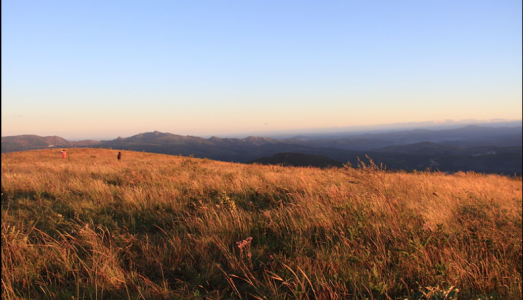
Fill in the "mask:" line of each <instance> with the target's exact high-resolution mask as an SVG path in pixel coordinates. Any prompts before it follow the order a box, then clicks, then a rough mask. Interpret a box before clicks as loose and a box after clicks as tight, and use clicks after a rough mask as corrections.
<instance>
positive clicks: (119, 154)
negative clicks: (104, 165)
mask: <svg viewBox="0 0 523 300" xmlns="http://www.w3.org/2000/svg"><path fill="white" fill-rule="evenodd" d="M116 158H118V160H120V159H121V158H122V152H118V156H117V157H116Z"/></svg>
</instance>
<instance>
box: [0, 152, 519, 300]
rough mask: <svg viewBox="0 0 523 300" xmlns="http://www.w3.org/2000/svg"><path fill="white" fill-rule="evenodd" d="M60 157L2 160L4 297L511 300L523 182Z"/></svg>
mask: <svg viewBox="0 0 523 300" xmlns="http://www.w3.org/2000/svg"><path fill="white" fill-rule="evenodd" d="M68 152H69V156H68V158H67V159H62V158H61V156H60V154H59V153H58V152H57V151H56V150H36V151H25V152H14V153H6V154H2V178H1V179H2V291H3V295H2V297H3V299H20V298H23V299H71V298H72V297H74V298H75V299H94V298H99V299H129V298H132V299H201V298H203V299H232V298H243V299H365V298H369V299H370V298H374V299H405V298H409V299H429V298H430V297H434V299H443V298H445V297H447V299H450V298H452V297H455V296H458V297H459V299H478V298H480V297H481V298H482V299H487V298H489V297H492V299H521V297H522V292H521V280H522V278H521V277H522V276H521V274H522V269H521V266H522V245H521V241H522V225H521V224H522V214H521V210H522V194H521V188H522V182H521V178H516V179H513V178H508V177H503V176H498V175H479V174H474V173H469V174H467V173H457V174H454V175H448V174H443V173H426V172H418V173H410V174H409V173H405V172H385V171H382V170H379V169H378V168H376V167H375V166H373V165H372V163H370V162H367V163H366V167H365V168H364V169H359V170H357V169H352V168H341V169H334V168H330V169H316V168H300V167H280V166H262V165H245V164H236V163H226V162H217V161H211V160H208V159H197V158H189V157H181V156H170V155H160V154H151V153H145V152H133V151H123V156H122V160H121V161H118V160H117V159H116V154H117V153H118V151H116V150H106V149H79V148H77V149H69V150H68ZM489 299H490V298H489Z"/></svg>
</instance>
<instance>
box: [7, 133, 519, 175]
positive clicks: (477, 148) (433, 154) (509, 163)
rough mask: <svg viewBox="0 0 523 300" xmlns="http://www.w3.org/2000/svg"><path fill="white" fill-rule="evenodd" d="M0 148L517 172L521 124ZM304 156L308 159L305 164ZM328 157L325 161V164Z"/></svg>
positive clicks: (11, 143) (54, 140)
mask: <svg viewBox="0 0 523 300" xmlns="http://www.w3.org/2000/svg"><path fill="white" fill-rule="evenodd" d="M1 144H2V152H12V151H24V150H33V149H43V148H53V147H55V148H65V147H101V148H112V149H121V150H134V151H146V152H153V153H163V154H172V155H185V156H188V155H193V156H195V157H201V158H203V157H206V158H209V159H213V160H221V161H233V162H242V163H249V162H258V163H275V164H283V165H299V166H303V165H310V166H323V165H325V166H327V165H331V166H339V165H343V164H344V163H347V162H350V163H351V164H352V165H357V164H358V160H359V159H364V158H365V156H366V155H368V156H369V157H371V158H372V159H373V160H374V161H375V162H376V163H378V164H380V163H382V164H383V165H385V166H386V168H387V169H394V170H397V169H401V170H414V169H415V170H424V169H427V168H431V169H434V170H435V169H438V170H441V171H448V172H454V171H476V172H486V173H506V174H514V173H518V174H521V169H522V127H521V126H513V127H486V126H478V125H469V126H464V127H461V128H455V129H442V130H429V129H414V130H404V131H396V132H389V133H374V134H361V135H354V136H346V137H340V138H333V137H329V136H321V135H320V136H313V137H311V136H296V137H293V138H286V139H274V138H268V137H253V136H251V137H247V138H242V139H238V138H218V137H211V138H208V139H205V138H201V137H195V136H181V135H176V134H171V133H162V132H158V131H154V132H146V133H140V134H137V135H134V136H131V137H128V138H122V137H119V138H117V139H114V140H105V141H93V140H85V141H67V140H65V139H63V138H61V137H57V136H53V137H41V136H36V135H20V136H10V137H2V143H1ZM307 161H308V163H307ZM327 162H329V163H327Z"/></svg>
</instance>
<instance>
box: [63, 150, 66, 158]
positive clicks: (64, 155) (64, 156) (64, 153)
mask: <svg viewBox="0 0 523 300" xmlns="http://www.w3.org/2000/svg"><path fill="white" fill-rule="evenodd" d="M62 158H63V159H65V158H67V153H66V152H65V150H62Z"/></svg>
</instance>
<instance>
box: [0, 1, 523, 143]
mask: <svg viewBox="0 0 523 300" xmlns="http://www.w3.org/2000/svg"><path fill="white" fill-rule="evenodd" d="M1 97H2V136H13V135H21V134H36V135H41V136H49V135H57V136H61V137H64V138H66V139H95V138H96V139H111V137H114V138H115V137H118V136H122V137H125V136H131V135H134V134H138V133H141V132H150V131H161V132H169V133H175V134H181V135H194V136H202V137H205V136H211V135H215V136H241V135H247V134H262V133H270V134H277V133H282V134H283V133H284V132H300V131H303V130H306V131H307V130H308V131H310V130H326V129H336V128H338V129H346V128H367V127H372V126H385V125H387V124H415V123H423V122H436V123H438V122H443V123H444V122H445V120H455V121H453V122H459V120H478V121H481V120H483V121H488V120H492V119H505V120H521V118H522V108H523V107H522V3H521V1H513V0H507V1H458V2H456V1H437V2H422V1H393V2H390V1H366V2H351V1H334V0H331V1H321V2H317V1H293V0H291V1H284V2H283V1H273V0H269V1H263V2H242V1H238V0H230V1H220V2H215V1H203V0H195V1H190V2H185V1H183V2H182V1H151V2H142V1H89V2H70V1H58V0H51V1H44V2H42V1H23V2H20V1H13V0H6V1H2V95H1ZM384 124H385V125H384Z"/></svg>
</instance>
